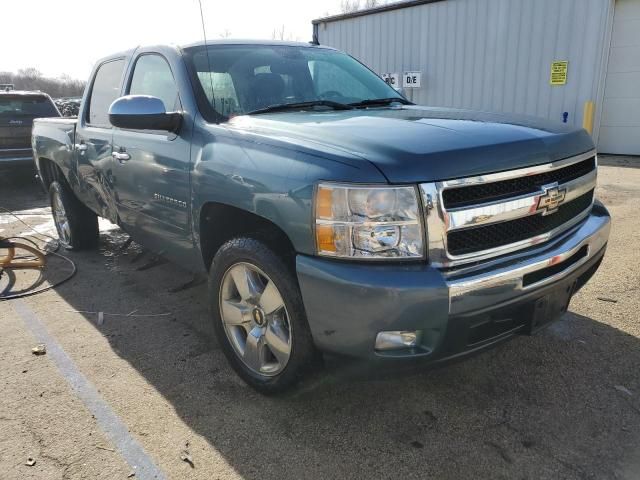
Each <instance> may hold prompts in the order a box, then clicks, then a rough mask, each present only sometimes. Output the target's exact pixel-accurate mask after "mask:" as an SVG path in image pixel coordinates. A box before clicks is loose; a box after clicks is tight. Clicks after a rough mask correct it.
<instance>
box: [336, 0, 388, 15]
mask: <svg viewBox="0 0 640 480" xmlns="http://www.w3.org/2000/svg"><path fill="white" fill-rule="evenodd" d="M385 3H387V2H386V1H384V0H364V3H362V4H361V3H360V0H342V2H340V10H341V11H342V13H353V12H357V11H358V10H366V9H368V8H375V7H379V6H380V5H384V4H385Z"/></svg>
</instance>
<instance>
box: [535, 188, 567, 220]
mask: <svg viewBox="0 0 640 480" xmlns="http://www.w3.org/2000/svg"><path fill="white" fill-rule="evenodd" d="M542 191H543V192H544V193H543V194H542V195H540V199H539V200H538V211H541V212H542V215H549V214H551V213H556V212H557V211H558V206H559V205H560V204H561V203H562V202H564V199H565V197H566V195H567V189H566V188H558V184H557V183H553V184H551V185H544V186H543V187H542Z"/></svg>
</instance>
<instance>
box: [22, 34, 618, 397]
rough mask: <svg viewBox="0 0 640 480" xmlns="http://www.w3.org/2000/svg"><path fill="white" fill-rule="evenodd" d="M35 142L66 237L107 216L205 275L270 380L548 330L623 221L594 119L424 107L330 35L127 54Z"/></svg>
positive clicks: (94, 78)
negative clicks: (351, 360)
mask: <svg viewBox="0 0 640 480" xmlns="http://www.w3.org/2000/svg"><path fill="white" fill-rule="evenodd" d="M32 147H33V152H34V158H35V162H36V165H37V169H38V172H39V176H40V179H41V180H42V182H43V185H44V187H45V188H46V189H47V191H48V192H49V194H50V198H51V206H52V211H53V216H54V219H55V224H56V227H57V230H58V234H59V237H60V241H61V243H62V244H63V245H65V246H66V247H67V248H70V249H82V248H89V247H93V246H95V245H96V243H97V242H98V222H97V218H98V216H100V217H104V218H107V219H109V220H111V221H112V222H114V223H117V224H118V225H120V226H121V227H122V229H123V230H125V231H126V232H127V233H128V234H129V235H131V237H132V238H133V239H134V240H136V241H137V242H139V243H141V244H143V245H145V246H146V247H148V248H149V249H151V250H154V251H156V252H159V253H161V254H162V255H164V256H165V257H167V258H168V259H170V260H172V261H174V262H177V263H179V264H180V265H182V266H184V267H186V268H189V269H192V270H194V271H202V272H206V273H207V274H208V275H209V290H208V301H209V302H210V305H211V315H210V317H211V322H212V323H213V327H214V328H215V331H216V333H217V337H218V340H219V343H220V345H221V348H222V349H223V351H224V353H225V355H226V356H227V358H228V359H229V361H230V363H231V365H232V366H233V368H234V369H235V370H236V371H237V373H238V374H239V375H240V376H241V377H242V378H243V379H244V380H245V381H246V382H247V383H248V384H250V385H251V386H253V387H254V388H256V389H258V390H259V391H261V392H263V393H273V392H278V391H282V390H284V389H286V388H288V387H290V386H292V385H293V384H294V383H295V382H296V381H297V380H298V379H299V378H300V377H302V376H303V375H304V374H305V373H306V372H308V371H309V369H310V368H313V367H314V366H316V365H317V364H318V362H319V361H320V360H321V358H322V353H332V354H340V355H347V356H351V357H358V358H361V359H368V360H371V361H377V362H380V363H381V364H385V365H390V366H391V367H392V368H394V367H396V366H400V365H404V364H405V363H406V362H410V363H412V364H413V363H415V362H414V361H415V360H424V362H425V363H437V362H441V361H443V360H447V359H451V358H455V357H461V356H464V355H465V354H469V353H472V352H475V351H478V350H481V349H483V348H486V347H489V346H491V345H494V344H496V343H498V342H500V341H502V340H504V339H507V338H509V337H512V336H514V335H516V334H522V333H533V332H535V331H537V330H538V329H539V328H541V327H543V326H544V325H545V324H548V323H549V322H550V321H552V320H554V319H556V318H558V317H559V316H561V315H562V314H563V313H564V312H565V311H566V309H567V307H568V304H569V301H570V299H571V296H572V295H573V294H574V293H575V292H576V291H577V290H578V289H579V288H580V287H582V285H584V284H585V282H586V281H587V280H589V278H590V277H591V276H592V275H593V274H594V273H595V271H596V270H597V268H598V266H599V265H600V262H601V261H602V258H603V256H604V253H605V248H606V245H607V240H608V236H609V228H610V218H609V214H608V212H607V210H606V209H605V207H604V206H603V205H602V204H600V203H599V202H598V201H597V200H595V198H594V191H595V187H596V175H597V158H596V152H595V150H594V145H593V142H592V140H591V138H590V137H589V135H588V134H587V133H586V132H585V131H584V130H580V129H575V128H572V127H569V126H567V125H564V124H554V123H550V122H547V121H542V120H536V119H531V118H520V117H508V116H504V115H498V114H489V113H478V112H470V111H462V110H452V109H441V108H440V109H437V108H427V107H421V106H417V105H413V104H411V102H409V101H407V100H406V99H405V98H404V97H402V96H401V95H400V94H399V93H397V92H396V91H395V90H393V89H392V88H391V87H389V86H388V85H387V84H386V83H385V82H384V81H383V80H381V79H380V78H379V77H378V76H377V75H375V74H374V73H373V72H372V71H370V70H369V69H368V68H366V67H365V66H364V65H362V64H361V63H359V62H358V61H356V60H355V59H353V58H352V57H350V56H348V55H346V54H344V53H341V52H339V51H336V50H334V49H331V48H327V47H324V46H319V45H308V44H301V43H288V42H234V41H226V40H225V41H219V42H209V43H207V44H204V43H198V44H193V45H188V46H184V47H174V46H171V47H170V46H155V47H149V48H136V49H134V50H130V51H127V52H123V53H119V54H115V55H112V56H109V57H108V58H105V59H103V60H101V61H100V62H98V64H97V65H96V66H95V68H94V70H93V73H92V75H91V78H90V80H89V84H88V88H87V89H86V93H85V95H84V98H83V100H82V104H81V108H80V113H79V116H78V119H77V120H75V119H73V120H70V119H39V120H36V121H35V123H34V128H33V138H32ZM418 363H419V362H418Z"/></svg>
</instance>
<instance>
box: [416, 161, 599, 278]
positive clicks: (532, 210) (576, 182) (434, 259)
mask: <svg viewBox="0 0 640 480" xmlns="http://www.w3.org/2000/svg"><path fill="white" fill-rule="evenodd" d="M595 156H596V152H595V151H591V152H586V153H584V154H581V155H577V156H575V157H571V158H567V159H563V160H560V161H557V162H552V163H548V164H545V165H537V166H534V167H527V168H523V169H517V170H510V171H506V172H498V173H493V174H488V175H482V176H475V177H468V178H463V179H455V180H445V181H441V182H433V183H425V184H421V185H420V188H421V192H422V196H423V202H424V205H425V214H426V225H427V230H428V245H429V259H430V262H431V264H432V265H434V266H436V267H440V268H447V267H454V266H457V265H462V264H469V263H472V262H479V261H483V260H488V259H491V258H494V257H497V256H499V255H504V254H507V253H512V252H515V251H517V250H521V249H524V248H527V247H531V246H533V245H537V244H540V243H543V242H547V241H549V240H550V239H552V238H555V237H556V236H558V235H560V234H562V233H563V232H565V231H567V230H568V229H569V228H571V227H573V226H575V225H577V224H578V223H580V222H581V221H582V220H583V219H584V218H586V217H587V215H588V214H589V211H590V210H591V206H592V204H593V199H592V200H591V204H590V205H589V208H587V209H585V210H584V211H582V212H580V213H578V214H577V215H575V216H574V217H573V218H571V219H570V220H568V221H567V222H565V223H563V224H562V225H561V226H560V227H557V228H553V229H552V230H550V231H546V232H543V233H540V232H539V231H538V232H535V233H534V232H532V235H531V236H530V237H528V238H525V239H522V240H519V241H517V242H514V243H510V244H505V245H500V246H498V247H494V248H489V249H480V250H478V251H473V252H471V253H465V254H463V255H454V254H452V253H451V252H449V251H448V249H447V235H448V233H449V232H454V231H457V232H461V231H463V230H464V229H469V228H473V229H475V228H482V227H484V226H488V225H495V224H499V223H503V222H512V221H516V220H519V219H523V218H525V217H529V216H533V215H547V214H554V212H555V211H556V210H557V208H558V205H565V204H568V203H569V202H571V201H573V200H576V199H578V198H580V197H581V196H583V195H587V194H588V193H589V192H590V191H592V190H594V188H595V186H596V182H597V160H596V161H595V162H594V165H595V168H594V169H593V170H591V171H589V172H588V173H586V174H585V175H582V176H581V177H578V178H575V179H573V180H570V181H568V182H565V183H561V184H558V183H557V182H553V183H550V184H548V185H543V186H541V187H540V188H539V189H538V191H535V192H531V193H527V194H525V195H519V196H514V197H508V198H506V199H500V200H495V201H487V202H481V201H480V202H479V203H477V204H473V205H469V206H464V207H458V208H451V209H447V208H446V207H445V205H444V202H443V192H444V191H446V190H447V189H450V188H464V187H465V186H471V185H479V184H482V183H490V182H500V181H502V180H510V179H514V178H521V177H525V176H529V175H537V174H540V173H546V172H550V171H554V170H558V169H562V168H565V167H568V166H571V165H573V164H576V163H578V162H582V161H584V160H587V159H589V158H594V157H595ZM565 178H566V177H565ZM565 213H566V212H565ZM536 221H537V220H536ZM520 223H521V222H520ZM492 228H494V227H492ZM494 230H495V229H494ZM456 235H458V236H459V234H456Z"/></svg>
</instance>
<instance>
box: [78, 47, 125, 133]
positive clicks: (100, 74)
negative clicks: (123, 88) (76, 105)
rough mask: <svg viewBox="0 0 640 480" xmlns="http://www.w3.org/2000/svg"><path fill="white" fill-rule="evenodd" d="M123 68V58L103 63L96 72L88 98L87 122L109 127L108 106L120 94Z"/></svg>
mask: <svg viewBox="0 0 640 480" xmlns="http://www.w3.org/2000/svg"><path fill="white" fill-rule="evenodd" d="M123 70H124V60H123V59H119V60H114V61H111V62H107V63H103V64H102V65H100V67H99V68H98V71H97V72H96V76H95V79H94V80H93V87H92V88H91V98H90V99H89V111H88V112H87V118H86V120H87V122H89V124H91V125H96V126H100V127H110V126H111V125H110V124H109V107H110V106H111V103H113V101H114V100H115V99H116V98H118V97H119V96H120V80H121V79H122V71H123Z"/></svg>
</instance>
